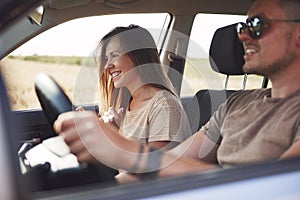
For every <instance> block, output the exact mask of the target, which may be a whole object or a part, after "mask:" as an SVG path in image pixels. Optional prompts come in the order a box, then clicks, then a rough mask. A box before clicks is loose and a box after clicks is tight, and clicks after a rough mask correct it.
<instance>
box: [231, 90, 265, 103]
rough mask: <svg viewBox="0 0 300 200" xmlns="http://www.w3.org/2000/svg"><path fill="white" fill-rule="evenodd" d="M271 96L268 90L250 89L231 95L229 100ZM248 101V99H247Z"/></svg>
mask: <svg viewBox="0 0 300 200" xmlns="http://www.w3.org/2000/svg"><path fill="white" fill-rule="evenodd" d="M270 95H271V89H270V88H261V89H251V90H240V91H237V92H235V93H234V94H232V95H231V97H230V99H242V98H245V99H248V98H251V99H259V98H264V97H265V96H270ZM248 100H249V99H248Z"/></svg>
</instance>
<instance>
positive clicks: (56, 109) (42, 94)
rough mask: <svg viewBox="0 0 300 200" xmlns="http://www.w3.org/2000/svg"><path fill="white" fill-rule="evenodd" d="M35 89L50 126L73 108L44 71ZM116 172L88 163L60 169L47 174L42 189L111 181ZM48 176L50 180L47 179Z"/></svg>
mask: <svg viewBox="0 0 300 200" xmlns="http://www.w3.org/2000/svg"><path fill="white" fill-rule="evenodd" d="M35 91H36V94H37V97H38V100H39V102H40V104H41V107H42V109H43V111H44V114H45V117H46V118H47V120H48V122H49V123H50V125H51V127H53V123H54V121H55V120H56V119H57V117H58V115H60V114H61V113H63V112H67V111H71V110H74V108H75V107H74V106H73V104H72V102H71V100H70V99H69V98H68V96H67V95H66V94H65V93H64V91H63V89H62V88H61V87H60V86H59V84H58V83H57V82H56V81H55V80H54V79H53V78H52V77H51V76H49V75H47V74H45V73H41V74H39V75H38V76H37V77H36V79H35ZM54 136H57V135H52V137H54ZM117 173H118V171H117V170H115V169H113V168H110V167H108V166H106V165H101V164H99V165H94V164H90V163H89V164H87V165H84V167H81V168H80V169H74V170H72V169H67V170H62V171H60V172H59V173H58V174H57V172H56V173H52V175H47V178H46V179H47V181H46V183H44V184H43V185H44V186H43V187H45V188H42V189H53V188H57V187H61V186H70V185H80V184H83V183H85V182H86V183H90V182H107V181H110V182H112V181H114V176H115V175H116V174H117ZM53 174H55V175H53ZM70 177H72V178H70ZM76 177H77V178H76ZM84 177H85V178H84ZM49 178H50V179H51V180H48V179H49Z"/></svg>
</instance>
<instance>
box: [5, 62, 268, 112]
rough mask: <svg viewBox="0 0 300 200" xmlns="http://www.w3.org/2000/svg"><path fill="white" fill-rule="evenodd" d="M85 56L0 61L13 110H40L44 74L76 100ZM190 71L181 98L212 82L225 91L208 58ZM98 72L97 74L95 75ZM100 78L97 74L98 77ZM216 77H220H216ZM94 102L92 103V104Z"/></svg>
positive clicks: (254, 82) (234, 82)
mask: <svg viewBox="0 0 300 200" xmlns="http://www.w3.org/2000/svg"><path fill="white" fill-rule="evenodd" d="M84 59H85V58H82V57H41V56H27V57H9V58H5V59H3V60H2V61H1V63H0V64H1V68H0V70H1V73H2V76H3V77H4V79H5V82H6V87H7V91H8V96H9V98H10V102H11V108H12V110H27V109H36V108H40V104H39V102H38V99H37V97H36V95H35V90H34V78H35V76H37V75H38V74H39V73H41V72H44V73H47V74H49V75H51V76H52V77H54V79H55V80H56V81H57V82H58V83H59V84H60V85H61V86H62V88H63V90H64V91H65V92H66V94H67V95H68V96H69V98H70V99H71V100H73V96H74V94H73V90H74V86H75V84H76V81H77V82H78V74H79V72H80V70H81V67H82V64H81V63H82V61H84ZM186 66H188V67H187V70H186V71H185V73H184V84H183V85H182V88H181V96H191V95H193V94H195V93H196V92H197V91H198V90H200V89H204V88H212V86H211V85H210V82H213V81H215V82H218V88H214V89H222V87H223V85H224V84H223V82H224V79H225V76H221V77H220V76H219V75H218V74H217V73H215V72H212V70H211V69H210V67H209V63H208V61H207V59H189V60H188V61H187V63H186ZM93 73H97V72H93ZM96 76H97V74H96ZM216 77H217V78H216ZM261 81H262V78H261V77H254V78H251V81H249V80H248V83H247V88H257V87H260V86H261ZM241 84H242V77H236V78H231V80H230V82H229V85H228V87H229V88H230V89H241ZM83 92H85V93H83V96H87V93H93V92H95V88H84V89H83ZM90 103H93V102H90Z"/></svg>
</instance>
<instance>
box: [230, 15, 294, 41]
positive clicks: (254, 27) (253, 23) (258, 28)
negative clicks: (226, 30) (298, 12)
mask: <svg viewBox="0 0 300 200" xmlns="http://www.w3.org/2000/svg"><path fill="white" fill-rule="evenodd" d="M268 22H286V23H299V22H300V19H294V20H293V19H262V18H261V17H259V16H254V17H251V18H249V19H247V20H246V23H243V22H240V23H238V24H237V27H236V30H237V32H238V34H239V35H240V34H242V33H243V32H244V31H245V30H246V29H247V31H248V34H249V36H250V37H251V38H252V39H254V40H257V39H259V38H260V37H261V36H262V33H263V31H264V27H265V24H266V23H268Z"/></svg>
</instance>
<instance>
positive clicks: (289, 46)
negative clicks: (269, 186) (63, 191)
mask: <svg viewBox="0 0 300 200" xmlns="http://www.w3.org/2000/svg"><path fill="white" fill-rule="evenodd" d="M299 10H300V1H299V0H256V1H254V3H253V5H252V7H251V8H250V10H249V12H248V19H247V21H246V23H240V24H239V26H238V27H237V31H238V34H239V38H240V40H241V41H242V42H243V46H244V50H245V55H244V59H245V64H244V66H243V68H244V71H245V72H246V73H254V74H259V75H263V76H266V77H268V78H269V80H270V81H271V82H272V89H258V90H249V91H241V92H237V93H235V94H233V95H232V96H231V97H230V98H229V99H228V100H227V101H226V102H225V103H224V104H223V105H221V106H220V108H219V109H218V110H217V111H216V112H215V113H214V115H213V116H212V117H211V119H210V120H209V122H208V123H207V124H206V125H205V126H203V127H202V128H201V130H199V131H198V132H197V133H195V134H194V135H193V136H191V137H190V138H188V139H187V140H186V141H184V142H183V143H181V144H180V145H179V146H177V147H176V148H175V149H173V150H171V151H169V152H165V151H161V150H156V149H154V148H153V147H149V146H144V147H143V148H141V147H140V144H138V143H136V142H133V141H125V140H123V138H122V137H120V135H119V134H115V133H114V132H113V130H112V129H111V128H110V126H109V125H107V124H106V123H104V122H103V121H100V122H99V121H98V120H97V117H96V115H95V114H94V113H92V112H88V111H86V112H80V113H75V112H69V113H64V114H62V115H60V116H59V118H58V120H57V121H56V122H55V124H54V128H55V130H56V131H57V133H58V134H60V135H63V136H64V139H65V141H66V142H67V144H68V145H69V147H70V149H71V152H72V153H74V154H75V155H76V156H77V157H78V159H79V161H80V162H91V161H94V162H95V161H96V159H97V160H98V161H100V162H103V163H104V164H107V165H109V166H112V167H115V168H118V169H124V170H126V171H129V172H134V173H138V175H136V174H135V175H132V174H130V175H129V174H128V175H125V176H123V177H119V181H120V182H127V181H131V180H139V179H143V178H147V177H152V178H153V177H166V176H174V175H182V174H189V173H195V172H201V171H204V170H211V169H216V168H222V167H230V166H237V165H241V164H243V165H244V164H250V163H259V162H263V161H268V160H282V159H287V158H292V157H297V156H300V128H299V123H300V114H299V113H300V112H299V111H300V103H299V102H300V81H299V77H300V23H299V22H300V13H299ZM84 132H89V138H87V137H82V135H84V134H83V133H84ZM127 143H130V144H127ZM125 146H126V147H129V148H124V147H125ZM95 158H96V159H95ZM133 169H134V170H133ZM145 172H150V173H145ZM130 178H132V179H130Z"/></svg>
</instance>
